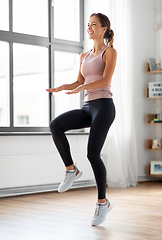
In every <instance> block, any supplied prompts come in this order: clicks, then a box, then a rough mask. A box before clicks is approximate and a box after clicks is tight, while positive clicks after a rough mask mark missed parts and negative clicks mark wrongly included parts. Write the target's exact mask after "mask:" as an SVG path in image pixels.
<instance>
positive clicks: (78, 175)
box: [58, 171, 83, 193]
mask: <svg viewBox="0 0 162 240" xmlns="http://www.w3.org/2000/svg"><path fill="white" fill-rule="evenodd" d="M82 174H83V173H82V172H81V171H80V172H79V173H78V174H77V175H76V176H75V178H74V180H73V181H72V183H71V184H70V186H69V187H68V188H66V189H64V190H63V191H59V189H58V192H60V193H61V192H66V191H67V190H69V189H70V188H71V186H72V185H73V182H74V181H75V180H77V179H78V178H80V177H81V176H82Z"/></svg>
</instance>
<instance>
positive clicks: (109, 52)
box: [103, 47, 117, 62]
mask: <svg viewBox="0 0 162 240" xmlns="http://www.w3.org/2000/svg"><path fill="white" fill-rule="evenodd" d="M116 56H117V51H116V49H115V48H113V47H108V48H107V49H106V51H105V52H104V54H103V60H104V62H105V61H106V59H107V58H112V57H115V58H116Z"/></svg>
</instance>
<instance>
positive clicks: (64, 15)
mask: <svg viewBox="0 0 162 240" xmlns="http://www.w3.org/2000/svg"><path fill="white" fill-rule="evenodd" d="M60 13H61V14H60ZM79 19H80V12H79V1H76V0H68V1H60V0H54V37H55V38H60V39H65V40H72V41H79V39H80V26H79Z"/></svg>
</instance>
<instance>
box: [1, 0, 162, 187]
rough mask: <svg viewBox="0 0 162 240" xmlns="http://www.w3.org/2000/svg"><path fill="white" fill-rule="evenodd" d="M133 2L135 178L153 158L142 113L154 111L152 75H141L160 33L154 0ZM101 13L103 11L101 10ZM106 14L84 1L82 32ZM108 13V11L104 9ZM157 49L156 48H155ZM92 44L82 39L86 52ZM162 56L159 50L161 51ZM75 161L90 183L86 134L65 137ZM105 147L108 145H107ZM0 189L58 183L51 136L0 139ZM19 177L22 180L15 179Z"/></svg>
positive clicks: (91, 0)
mask: <svg viewBox="0 0 162 240" xmlns="http://www.w3.org/2000/svg"><path fill="white" fill-rule="evenodd" d="M131 1H132V10H131V11H132V28H133V31H132V32H133V49H132V51H133V63H134V77H133V79H131V81H133V82H134V99H135V101H134V109H135V128H136V136H137V148H138V149H137V155H138V165H139V167H138V175H139V177H141V176H144V175H145V166H146V165H147V164H149V161H151V159H152V158H153V157H154V155H153V154H151V153H150V152H149V151H146V149H145V140H146V139H147V138H153V137H154V136H155V135H154V130H155V128H154V126H148V125H146V124H145V114H146V113H153V112H154V102H152V101H151V100H146V99H145V97H144V94H145V88H146V87H147V83H148V81H151V80H153V78H154V77H153V76H152V75H147V74H145V72H144V67H145V62H147V59H148V57H151V56H152V57H155V55H157V56H158V57H159V47H158V48H156V44H157V43H159V41H160V40H161V37H162V34H161V33H162V32H160V34H161V35H160V36H159V33H158V34H157V33H155V32H154V30H153V20H154V18H153V17H154V16H153V4H154V0H142V1H141V0H131ZM102 10H103V11H102ZM100 11H101V12H103V13H106V9H105V4H104V1H97V0H85V30H86V26H87V21H88V17H89V15H90V14H91V13H93V12H100ZM107 11H109V9H108V10H107ZM158 46H159V45H158ZM90 47H91V42H90V41H88V38H87V37H86V38H85V50H87V49H89V48H90ZM160 49H161V50H160V51H161V54H162V47H161V48H160ZM68 138H69V140H70V145H71V147H72V154H73V155H74V156H75V158H76V159H74V161H75V162H77V163H78V165H79V167H80V168H82V169H83V171H84V177H83V178H82V180H92V179H93V174H92V171H91V168H90V165H89V162H88V160H87V158H86V144H87V139H88V136H87V135H78V136H77V135H73V136H71V135H70V136H68ZM106 144H107V143H106ZM106 144H105V146H104V152H103V154H104V160H105V162H106V159H107V156H108V155H107V151H106V149H107V147H108V146H107V145H106ZM0 166H1V167H0V188H11V187H21V186H31V185H43V184H53V183H59V181H60V180H61V179H62V177H63V174H64V167H63V164H62V162H61V159H60V157H59V156H58V153H57V150H56V148H55V146H54V145H53V142H52V139H51V137H50V136H43V135H42V136H1V137H0ZM18 176H20V177H21V178H18Z"/></svg>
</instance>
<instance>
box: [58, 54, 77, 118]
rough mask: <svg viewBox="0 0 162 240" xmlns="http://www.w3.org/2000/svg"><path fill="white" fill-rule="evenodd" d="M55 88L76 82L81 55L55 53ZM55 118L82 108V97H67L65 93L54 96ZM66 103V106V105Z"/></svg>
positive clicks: (74, 95)
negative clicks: (71, 110)
mask: <svg viewBox="0 0 162 240" xmlns="http://www.w3.org/2000/svg"><path fill="white" fill-rule="evenodd" d="M54 58H55V87H57V86H59V85H61V84H64V83H66V84H68V83H71V82H75V81H76V78H77V75H78V69H79V54H76V53H66V52H60V51H56V52H55V57H54ZM54 98H55V102H56V103H57V104H56V106H55V116H58V115H60V114H61V113H63V112H66V111H68V110H70V109H75V108H79V107H80V95H79V94H72V95H66V94H65V93H64V92H60V93H59V94H55V95H54ZM65 103H66V104H65Z"/></svg>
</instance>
